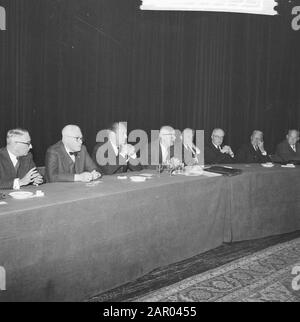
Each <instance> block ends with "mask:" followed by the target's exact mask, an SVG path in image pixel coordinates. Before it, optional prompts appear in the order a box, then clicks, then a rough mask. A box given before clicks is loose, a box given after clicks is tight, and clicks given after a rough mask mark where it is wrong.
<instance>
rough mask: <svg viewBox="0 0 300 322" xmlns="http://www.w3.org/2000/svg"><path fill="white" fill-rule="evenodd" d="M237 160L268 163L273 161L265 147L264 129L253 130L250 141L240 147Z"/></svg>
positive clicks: (240, 161)
mask: <svg viewBox="0 0 300 322" xmlns="http://www.w3.org/2000/svg"><path fill="white" fill-rule="evenodd" d="M236 161H237V162H239V163H266V162H270V161H271V159H270V157H269V156H268V154H267V152H266V150H265V147H264V134H263V132H262V131H259V130H255V131H253V132H252V134H251V137H250V142H249V143H246V144H244V145H243V146H242V147H241V148H240V149H239V151H238V153H237V155H236Z"/></svg>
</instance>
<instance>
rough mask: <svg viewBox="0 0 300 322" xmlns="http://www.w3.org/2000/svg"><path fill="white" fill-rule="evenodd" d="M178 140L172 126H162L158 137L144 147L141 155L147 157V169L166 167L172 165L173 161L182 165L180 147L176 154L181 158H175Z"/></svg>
mask: <svg viewBox="0 0 300 322" xmlns="http://www.w3.org/2000/svg"><path fill="white" fill-rule="evenodd" d="M175 140H176V132H175V130H174V129H173V127H171V126H168V125H166V126H162V127H161V129H160V130H159V132H158V135H157V137H155V138H154V137H152V141H151V142H149V143H148V145H147V146H144V148H143V150H142V152H141V154H142V155H143V156H144V155H146V159H147V162H146V163H147V164H146V165H145V168H148V169H156V168H157V166H165V165H167V164H169V163H170V161H171V160H173V161H175V160H176V163H181V160H180V159H181V153H180V151H181V149H180V147H179V149H178V151H179V152H178V153H177V154H176V155H177V156H179V158H175V157H174V155H175V153H174V150H175V149H174V144H175Z"/></svg>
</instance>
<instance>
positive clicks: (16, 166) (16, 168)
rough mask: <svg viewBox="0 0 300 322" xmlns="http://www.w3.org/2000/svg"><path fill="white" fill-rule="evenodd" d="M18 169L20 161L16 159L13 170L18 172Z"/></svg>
mask: <svg viewBox="0 0 300 322" xmlns="http://www.w3.org/2000/svg"><path fill="white" fill-rule="evenodd" d="M19 167H20V161H19V158H17V163H16V164H15V170H16V172H18V170H19Z"/></svg>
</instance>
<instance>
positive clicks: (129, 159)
mask: <svg viewBox="0 0 300 322" xmlns="http://www.w3.org/2000/svg"><path fill="white" fill-rule="evenodd" d="M101 132H105V135H104V137H103V138H102V137H100V138H99V140H100V141H99V142H98V143H97V144H96V145H95V147H94V150H93V160H94V162H95V163H96V164H97V165H98V167H99V169H100V170H101V172H102V173H103V174H106V175H111V174H115V173H124V172H127V171H139V170H141V169H142V167H141V166H140V165H139V164H135V163H136V162H135V160H136V159H137V155H136V151H135V147H134V146H133V145H131V144H128V143H127V122H114V123H113V124H112V125H111V127H110V128H109V129H107V130H104V131H100V133H101ZM97 136H98V135H97ZM105 138H106V141H104V142H102V139H103V140H104V139H105Z"/></svg>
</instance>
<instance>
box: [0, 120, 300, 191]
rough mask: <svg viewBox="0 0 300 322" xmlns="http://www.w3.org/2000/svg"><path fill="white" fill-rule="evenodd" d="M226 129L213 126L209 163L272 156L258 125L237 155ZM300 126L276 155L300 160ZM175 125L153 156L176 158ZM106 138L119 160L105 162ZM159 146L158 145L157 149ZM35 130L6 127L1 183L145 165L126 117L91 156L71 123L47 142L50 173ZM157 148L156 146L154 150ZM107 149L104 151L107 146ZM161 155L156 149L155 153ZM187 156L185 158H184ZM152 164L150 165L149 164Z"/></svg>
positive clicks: (185, 142) (10, 185)
mask: <svg viewBox="0 0 300 322" xmlns="http://www.w3.org/2000/svg"><path fill="white" fill-rule="evenodd" d="M224 135H225V132H224V131H223V130H222V129H214V130H213V132H212V135H211V142H210V144H208V145H206V146H205V151H204V157H205V163H206V164H222V163H225V164H226V163H234V162H239V163H263V162H268V161H270V156H269V155H268V153H267V151H266V150H265V148H264V141H263V133H262V132H261V131H254V132H253V133H252V135H251V138H250V142H249V143H247V144H245V145H243V146H242V147H241V148H240V149H239V151H238V152H237V154H236V155H235V154H234V153H233V151H232V149H231V147H230V146H228V145H223V140H224ZM193 139H194V131H193V130H192V129H185V130H184V131H183V132H182V136H181V144H182V151H183V153H185V152H187V151H188V152H189V153H190V155H191V158H190V161H187V162H185V163H186V164H187V165H189V164H197V163H198V161H199V155H200V153H201V151H200V149H199V148H198V147H197V146H196V145H195V144H194V142H193ZM298 141H299V131H298V130H289V131H288V134H287V136H286V139H285V140H284V141H283V142H281V143H280V144H279V145H278V146H277V150H276V155H277V158H278V159H279V160H280V161H284V162H288V161H290V160H300V144H299V142H298ZM175 142H176V133H175V130H174V129H173V128H172V127H170V126H163V127H162V128H161V129H160V131H159V136H158V138H157V141H156V142H155V141H152V142H150V143H149V144H147V146H146V147H144V148H145V149H146V150H145V151H146V154H148V160H153V159H155V160H157V162H158V163H159V164H164V163H166V162H167V161H168V160H170V159H171V158H174V156H175V154H174V151H175V149H174V144H175ZM104 144H106V146H105V149H106V150H107V151H106V152H107V154H110V155H111V154H113V155H114V156H115V157H116V162H115V163H114V164H107V163H106V164H105V160H106V159H105V160H104V162H102V161H103V160H101V157H102V156H103V155H104V154H103V153H99V151H101V147H103V145H104ZM153 146H158V149H153ZM31 148H32V145H31V138H30V134H29V132H28V131H27V130H24V129H13V130H10V131H8V133H7V145H6V147H4V148H1V149H0V189H20V187H22V186H26V185H29V184H34V185H39V184H41V183H43V182H45V181H46V182H72V181H81V182H90V181H93V180H97V179H98V178H100V177H101V176H102V175H110V174H115V173H121V172H127V171H130V170H131V171H138V170H142V169H143V168H145V166H143V165H141V164H140V163H138V162H137V163H136V164H135V163H134V160H138V158H137V154H136V151H135V147H134V146H133V145H130V144H128V143H127V128H126V126H125V125H124V123H122V122H117V123H114V124H113V125H112V127H111V128H110V129H109V131H108V141H107V142H105V143H104V142H102V143H101V142H100V143H97V144H96V146H95V148H94V151H93V154H92V157H91V156H90V155H89V153H88V151H87V149H86V147H85V145H83V136H82V132H81V130H80V128H79V127H78V126H76V125H67V126H65V127H64V128H63V130H62V139H61V140H60V141H59V142H57V143H56V144H54V145H52V146H51V147H49V148H48V150H47V152H46V158H45V175H44V177H43V176H42V175H41V174H40V173H39V171H38V169H37V168H36V166H35V163H34V161H33V157H32V154H31V153H30V150H31ZM155 151H156V152H155ZM102 152H103V151H102ZM155 153H156V154H157V155H153V154H155ZM185 161H186V160H185ZM146 167H147V168H149V167H151V165H150V166H146Z"/></svg>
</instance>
